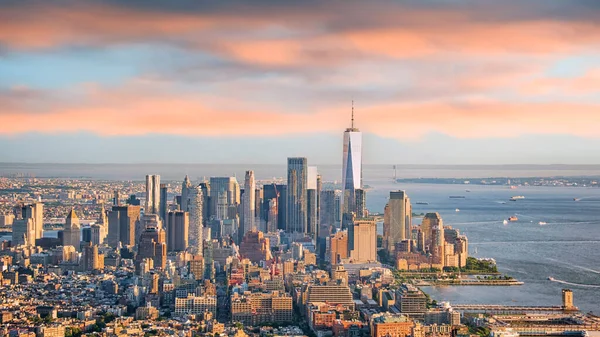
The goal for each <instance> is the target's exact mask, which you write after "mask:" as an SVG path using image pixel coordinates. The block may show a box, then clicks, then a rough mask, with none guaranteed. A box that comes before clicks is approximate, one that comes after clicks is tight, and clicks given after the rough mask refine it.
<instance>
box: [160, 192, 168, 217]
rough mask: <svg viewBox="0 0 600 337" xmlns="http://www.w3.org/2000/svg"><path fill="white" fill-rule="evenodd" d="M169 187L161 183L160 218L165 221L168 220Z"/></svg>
mask: <svg viewBox="0 0 600 337" xmlns="http://www.w3.org/2000/svg"><path fill="white" fill-rule="evenodd" d="M168 194H169V189H168V187H167V184H160V204H159V208H160V209H159V216H160V219H161V220H162V221H163V222H165V221H167V206H168V205H167V198H168Z"/></svg>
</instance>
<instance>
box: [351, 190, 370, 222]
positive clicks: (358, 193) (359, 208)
mask: <svg viewBox="0 0 600 337" xmlns="http://www.w3.org/2000/svg"><path fill="white" fill-rule="evenodd" d="M354 194H355V199H354V200H356V208H355V209H356V217H357V218H366V217H367V216H368V215H369V214H368V213H367V191H365V190H364V189H362V188H359V189H356V190H355V192H354Z"/></svg>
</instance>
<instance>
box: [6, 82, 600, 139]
mask: <svg viewBox="0 0 600 337" xmlns="http://www.w3.org/2000/svg"><path fill="white" fill-rule="evenodd" d="M140 97H143V99H140ZM77 102H78V103H64V102H61V103H55V104H54V105H51V106H48V107H47V108H46V109H45V111H35V112H32V111H30V110H28V109H29V108H28V105H27V104H25V105H21V106H15V105H14V104H13V105H12V106H8V107H7V108H8V109H3V112H2V113H1V114H0V125H1V126H2V127H1V128H0V134H4V135H14V134H19V133H25V132H41V133H50V134H56V133H65V132H79V131H84V132H91V133H94V134H99V135H105V136H112V135H142V134H172V135H188V136H213V137H220V136H225V137H227V136H242V135H251V136H265V137H269V136H285V135H290V134H303V133H310V132H340V130H341V129H343V128H344V127H345V126H346V124H347V118H348V108H347V107H340V106H337V105H324V106H322V107H321V108H320V109H318V110H315V111H307V112H305V113H302V112H300V113H299V112H292V110H291V109H286V106H285V105H284V104H282V105H281V106H280V108H279V109H278V110H275V109H274V110H271V111H267V110H263V109H260V108H258V107H256V106H253V105H251V104H248V103H243V102H237V101H235V100H232V101H229V102H228V101H224V100H215V99H213V98H211V97H208V96H198V95H175V94H166V93H162V94H161V93H159V91H157V90H154V89H153V87H152V86H149V87H148V86H146V85H141V86H137V84H133V85H131V86H129V87H123V88H114V89H110V90H107V89H102V88H99V89H98V88H96V89H90V90H87V91H86V92H85V93H84V94H83V95H81V96H80V97H79V98H78V99H77ZM598 111H600V104H569V103H556V102H549V103H506V102H502V101H491V100H485V99H464V100H460V101H454V102H452V101H444V102H442V101H434V102H406V103H387V104H371V105H367V106H365V105H364V104H363V105H361V106H360V108H357V112H358V113H357V123H358V124H359V126H360V127H361V129H363V131H366V132H371V133H374V134H377V135H380V136H385V137H390V138H398V139H415V138H419V137H421V136H424V135H426V134H428V133H443V134H447V135H450V136H453V137H458V138H487V137H513V136H518V135H525V134H571V135H577V136H583V137H599V136H600V134H599V133H598V132H597V125H600V124H599V123H600V114H599V113H598Z"/></svg>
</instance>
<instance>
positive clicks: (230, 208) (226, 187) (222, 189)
mask: <svg viewBox="0 0 600 337" xmlns="http://www.w3.org/2000/svg"><path fill="white" fill-rule="evenodd" d="M210 197H211V200H212V204H213V205H212V207H213V209H212V211H211V216H214V217H215V219H218V220H225V219H233V218H235V214H236V211H235V210H237V207H238V205H239V203H240V185H239V184H238V182H237V179H236V178H235V177H211V178H210Z"/></svg>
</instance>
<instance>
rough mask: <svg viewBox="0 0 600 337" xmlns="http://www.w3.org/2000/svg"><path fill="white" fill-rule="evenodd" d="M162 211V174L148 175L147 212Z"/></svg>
mask: <svg viewBox="0 0 600 337" xmlns="http://www.w3.org/2000/svg"><path fill="white" fill-rule="evenodd" d="M159 211H160V176H159V175H152V174H150V175H147V176H146V208H145V209H144V213H146V214H158V213H159Z"/></svg>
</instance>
